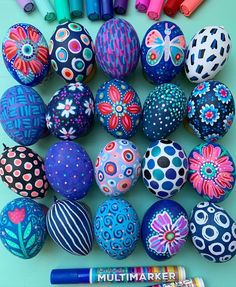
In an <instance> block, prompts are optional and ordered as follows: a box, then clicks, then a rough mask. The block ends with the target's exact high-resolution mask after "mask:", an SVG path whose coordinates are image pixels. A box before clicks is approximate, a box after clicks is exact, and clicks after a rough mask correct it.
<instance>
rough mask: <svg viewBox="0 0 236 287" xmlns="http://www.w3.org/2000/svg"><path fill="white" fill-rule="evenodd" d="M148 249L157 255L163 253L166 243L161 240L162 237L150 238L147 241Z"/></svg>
mask: <svg viewBox="0 0 236 287" xmlns="http://www.w3.org/2000/svg"><path fill="white" fill-rule="evenodd" d="M149 244H150V248H151V249H153V250H155V251H156V252H158V253H165V252H166V249H167V242H166V241H165V240H163V238H162V236H158V235H157V236H152V237H151V238H150V239H149Z"/></svg>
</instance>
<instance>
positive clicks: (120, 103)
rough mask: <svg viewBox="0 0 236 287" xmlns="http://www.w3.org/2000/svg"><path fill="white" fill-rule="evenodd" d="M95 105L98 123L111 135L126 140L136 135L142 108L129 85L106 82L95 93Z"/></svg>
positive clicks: (116, 81) (136, 95)
mask: <svg viewBox="0 0 236 287" xmlns="http://www.w3.org/2000/svg"><path fill="white" fill-rule="evenodd" d="M95 105H96V113H97V117H98V119H99V121H100V123H101V124H102V125H103V127H104V128H105V129H106V130H107V132H109V133H110V134H111V135H113V136H114V137H116V138H123V139H128V138H130V137H132V136H134V135H135V134H136V132H137V129H138V126H139V123H140V121H141V117H142V106H141V102H140V99H139V96H138V94H137V93H136V92H135V90H134V89H133V88H132V87H131V86H130V85H129V84H127V83H126V82H124V81H121V80H110V81H109V82H106V83H105V84H103V85H102V86H101V87H100V88H99V90H98V91H97V96H96V102H95Z"/></svg>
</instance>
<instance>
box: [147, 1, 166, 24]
mask: <svg viewBox="0 0 236 287" xmlns="http://www.w3.org/2000/svg"><path fill="white" fill-rule="evenodd" d="M164 2H165V0H151V2H150V4H149V7H148V10H147V15H148V17H149V18H150V19H151V20H158V19H159V18H160V17H161V13H162V9H163V6H164Z"/></svg>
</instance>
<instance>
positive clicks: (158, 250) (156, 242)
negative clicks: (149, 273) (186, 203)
mask: <svg viewBox="0 0 236 287" xmlns="http://www.w3.org/2000/svg"><path fill="white" fill-rule="evenodd" d="M188 233H189V224H188V215H187V212H186V211H185V209H184V208H183V207H182V206H181V205H180V204H179V203H177V202H175V201H173V200H167V199H163V200H160V201H158V202H156V203H154V204H153V205H152V206H151V207H150V208H149V209H148V210H147V212H146V214H145V215H144V218H143V222H142V228H141V239H142V242H143V246H144V248H145V250H146V252H147V254H148V255H149V256H150V257H151V258H152V259H154V260H157V261H162V260H166V259H169V258H171V257H172V256H174V255H175V254H177V253H178V252H179V251H180V249H181V248H182V247H183V245H184V244H185V242H186V239H187V236H188Z"/></svg>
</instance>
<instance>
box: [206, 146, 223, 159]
mask: <svg viewBox="0 0 236 287" xmlns="http://www.w3.org/2000/svg"><path fill="white" fill-rule="evenodd" d="M220 154H221V148H220V147H214V146H213V145H212V144H209V145H207V146H204V147H203V149H202V155H203V157H204V158H205V159H207V160H213V161H215V160H216V159H217V158H218V157H219V156H220Z"/></svg>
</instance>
